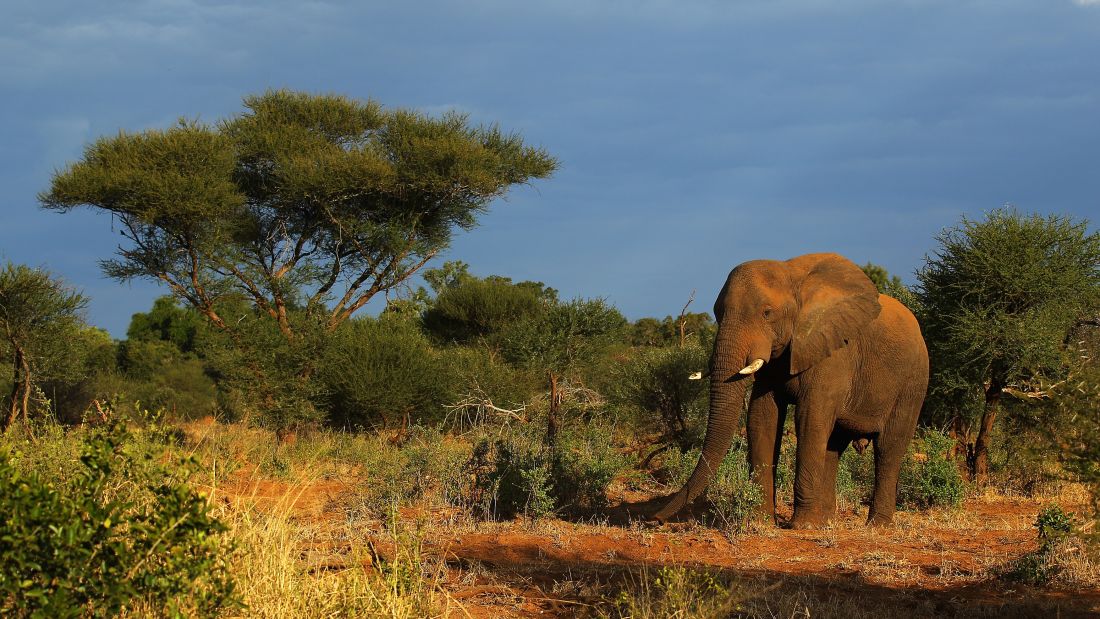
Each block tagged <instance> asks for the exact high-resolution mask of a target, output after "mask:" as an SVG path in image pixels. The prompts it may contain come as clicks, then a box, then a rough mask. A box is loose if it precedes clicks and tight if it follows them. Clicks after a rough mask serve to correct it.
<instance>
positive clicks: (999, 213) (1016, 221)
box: [917, 209, 1100, 477]
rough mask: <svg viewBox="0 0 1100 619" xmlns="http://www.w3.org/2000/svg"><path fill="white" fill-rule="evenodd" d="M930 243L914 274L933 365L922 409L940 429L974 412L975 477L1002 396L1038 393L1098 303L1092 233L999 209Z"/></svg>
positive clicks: (1059, 220) (1061, 365)
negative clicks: (931, 249)
mask: <svg viewBox="0 0 1100 619" xmlns="http://www.w3.org/2000/svg"><path fill="white" fill-rule="evenodd" d="M938 240H939V243H940V248H939V249H938V250H937V251H936V252H935V254H933V255H932V256H931V257H929V258H927V259H926V264H925V266H924V268H922V269H921V270H920V272H919V273H918V274H917V275H918V278H919V280H920V286H919V288H918V294H917V296H918V298H919V301H920V305H921V308H922V312H921V316H922V323H923V324H922V327H923V331H924V334H925V339H926V340H927V342H928V345H929V353H930V357H931V362H932V379H931V383H930V390H929V397H928V402H927V405H926V407H925V410H926V415H927V416H928V417H929V419H928V421H930V422H932V423H935V424H939V425H946V424H948V423H953V422H955V421H956V420H960V419H963V418H964V416H969V415H975V414H977V413H978V412H979V411H980V413H981V415H982V419H983V423H982V424H981V427H980V428H979V432H978V436H977V440H976V442H975V444H974V447H973V449H974V454H973V457H972V466H974V468H975V472H976V473H977V474H978V475H979V477H980V476H981V475H982V471H981V470H980V469H982V468H984V466H985V465H984V461H985V460H986V458H987V456H986V454H987V453H988V445H989V442H990V441H989V434H990V433H991V431H992V429H993V427H994V425H993V423H994V421H995V419H996V417H997V411H998V409H999V407H1000V399H1001V395H1002V393H1004V392H1006V390H1007V391H1008V392H1016V393H1022V394H1027V393H1030V392H1035V391H1040V390H1041V386H1042V385H1043V384H1045V383H1050V382H1056V381H1058V380H1061V379H1062V378H1064V377H1065V376H1066V373H1067V371H1068V370H1069V369H1070V368H1071V367H1072V365H1073V360H1072V359H1071V358H1070V355H1067V354H1066V353H1067V348H1066V345H1065V344H1066V340H1067V335H1068V334H1069V333H1070V331H1071V330H1072V329H1073V327H1074V325H1075V323H1076V321H1077V320H1078V319H1079V318H1080V317H1082V316H1083V315H1087V314H1088V313H1089V312H1090V311H1093V310H1094V309H1095V308H1096V307H1097V304H1098V303H1100V233H1095V232H1094V233H1091V234H1090V233H1089V232H1088V228H1087V223H1086V222H1083V221H1081V222H1075V221H1072V220H1071V219H1069V218H1067V217H1062V216H1058V215H1051V216H1047V217H1043V216H1040V215H1022V214H1020V213H1018V212H1016V211H1015V210H1013V209H1000V210H996V211H993V212H991V213H989V214H988V215H987V217H986V218H985V220H984V221H972V220H969V219H966V218H964V219H963V220H962V223H961V224H959V225H958V226H956V227H953V228H950V229H948V230H946V231H944V232H943V233H942V234H941V235H940V236H939V238H938ZM1009 412H1011V410H1010V409H1009Z"/></svg>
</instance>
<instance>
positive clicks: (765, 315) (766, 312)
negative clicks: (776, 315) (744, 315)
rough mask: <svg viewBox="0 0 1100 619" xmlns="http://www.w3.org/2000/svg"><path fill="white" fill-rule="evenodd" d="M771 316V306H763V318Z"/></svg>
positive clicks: (766, 318)
mask: <svg viewBox="0 0 1100 619" xmlns="http://www.w3.org/2000/svg"><path fill="white" fill-rule="evenodd" d="M771 317H772V308H770V307H765V308H764V320H768V319H770V318H771Z"/></svg>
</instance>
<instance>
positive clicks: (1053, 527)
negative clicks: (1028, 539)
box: [1035, 505, 1074, 549]
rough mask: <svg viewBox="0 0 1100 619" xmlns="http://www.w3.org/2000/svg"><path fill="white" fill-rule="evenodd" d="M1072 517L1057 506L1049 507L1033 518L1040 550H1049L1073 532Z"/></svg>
mask: <svg viewBox="0 0 1100 619" xmlns="http://www.w3.org/2000/svg"><path fill="white" fill-rule="evenodd" d="M1073 524H1074V517H1073V515H1072V514H1067V513H1066V512H1065V510H1063V509H1062V508H1061V507H1059V506H1058V505H1051V506H1050V507H1047V508H1045V509H1043V510H1042V511H1040V512H1039V515H1037V516H1036V517H1035V530H1036V532H1038V534H1039V546H1040V549H1044V548H1049V547H1051V546H1053V545H1054V544H1056V543H1058V542H1060V541H1062V540H1063V539H1065V538H1066V537H1067V536H1068V535H1069V534H1070V533H1072V532H1073Z"/></svg>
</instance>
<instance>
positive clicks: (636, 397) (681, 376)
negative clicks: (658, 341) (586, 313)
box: [609, 345, 710, 449]
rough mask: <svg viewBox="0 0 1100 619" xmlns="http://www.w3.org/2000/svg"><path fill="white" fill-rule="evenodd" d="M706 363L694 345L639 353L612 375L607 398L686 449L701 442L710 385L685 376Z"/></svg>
mask: <svg viewBox="0 0 1100 619" xmlns="http://www.w3.org/2000/svg"><path fill="white" fill-rule="evenodd" d="M708 360H709V353H708V352H707V351H706V350H705V349H704V348H703V347H701V346H697V345H691V346H686V347H684V348H655V349H648V350H641V351H639V352H638V353H637V354H636V355H635V356H634V357H633V358H631V359H630V360H629V361H627V362H626V363H624V364H622V365H621V366H620V367H619V369H618V371H616V372H615V374H616V378H617V379H616V380H615V381H613V383H612V385H613V390H612V392H611V393H610V394H609V396H610V397H611V400H612V402H615V403H617V404H620V405H626V406H631V407H634V408H635V409H637V410H638V411H640V412H641V413H642V417H643V418H652V419H654V420H656V421H658V422H659V427H660V430H661V432H662V433H663V434H664V436H665V439H666V440H668V441H672V442H675V443H676V444H677V445H678V446H679V447H680V448H681V449H690V448H691V447H695V446H697V445H698V444H699V443H700V442H701V441H702V433H703V430H704V427H705V424H704V423H703V420H704V419H706V415H707V407H708V403H709V400H708V398H707V393H708V390H709V388H710V381H709V380H691V379H690V378H689V376H690V375H691V374H693V373H695V372H701V371H702V370H704V369H706V367H707V365H708ZM646 425H648V424H646Z"/></svg>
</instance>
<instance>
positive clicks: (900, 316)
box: [874, 294, 928, 377]
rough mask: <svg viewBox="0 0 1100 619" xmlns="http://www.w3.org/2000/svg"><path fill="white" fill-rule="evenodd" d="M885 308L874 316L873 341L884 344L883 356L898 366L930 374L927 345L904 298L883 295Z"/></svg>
mask: <svg viewBox="0 0 1100 619" xmlns="http://www.w3.org/2000/svg"><path fill="white" fill-rule="evenodd" d="M878 300H879V304H880V305H881V306H882V311H881V312H880V313H879V315H878V317H877V318H876V319H875V329H874V330H875V331H876V333H875V334H874V341H876V342H877V343H878V344H879V345H881V346H882V347H883V350H882V353H883V358H884V359H886V360H888V362H890V363H891V365H894V367H895V368H896V369H902V368H908V369H911V370H912V371H913V372H915V373H916V374H923V375H924V376H925V377H927V375H928V347H927V346H926V345H925V343H924V336H923V335H921V331H920V323H918V322H917V317H916V316H914V315H913V312H911V311H909V308H908V307H905V305H904V304H902V302H901V301H898V300H897V299H895V298H893V297H891V296H888V295H884V294H880V295H879V297H878Z"/></svg>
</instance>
